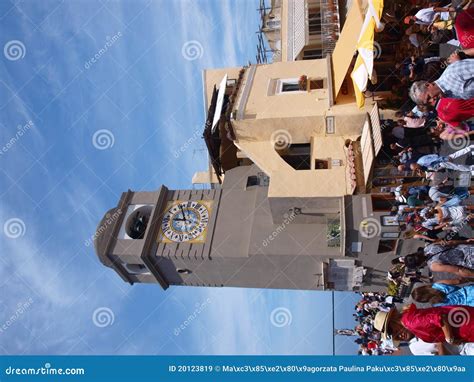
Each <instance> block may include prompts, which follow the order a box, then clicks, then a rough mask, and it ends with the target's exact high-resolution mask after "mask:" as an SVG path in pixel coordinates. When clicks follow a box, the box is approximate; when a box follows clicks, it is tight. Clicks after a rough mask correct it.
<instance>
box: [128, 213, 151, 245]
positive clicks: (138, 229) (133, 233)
mask: <svg viewBox="0 0 474 382" xmlns="http://www.w3.org/2000/svg"><path fill="white" fill-rule="evenodd" d="M152 211H153V207H152V206H143V207H140V208H137V209H136V210H135V211H133V212H132V214H131V215H130V216H129V217H128V219H127V222H126V225H125V233H126V234H127V235H128V237H129V238H131V239H143V237H144V236H145V231H146V228H147V226H148V221H149V220H150V217H151V213H152Z"/></svg>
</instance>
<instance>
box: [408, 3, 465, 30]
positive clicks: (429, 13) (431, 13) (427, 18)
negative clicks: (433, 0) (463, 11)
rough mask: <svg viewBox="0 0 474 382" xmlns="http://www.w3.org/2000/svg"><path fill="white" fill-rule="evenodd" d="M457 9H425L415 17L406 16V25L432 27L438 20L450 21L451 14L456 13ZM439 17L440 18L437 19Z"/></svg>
mask: <svg viewBox="0 0 474 382" xmlns="http://www.w3.org/2000/svg"><path fill="white" fill-rule="evenodd" d="M455 11H456V9H455V8H451V7H450V8H438V7H431V8H423V9H420V10H419V11H418V12H417V13H415V15H414V16H406V17H405V19H404V22H405V24H412V23H415V24H419V25H428V26H429V25H431V24H433V22H435V21H436V20H437V19H440V20H449V19H450V17H451V16H450V14H449V12H455ZM437 16H438V17H437Z"/></svg>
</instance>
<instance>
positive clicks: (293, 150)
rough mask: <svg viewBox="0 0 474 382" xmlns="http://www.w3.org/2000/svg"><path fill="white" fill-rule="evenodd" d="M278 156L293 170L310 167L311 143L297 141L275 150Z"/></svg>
mask: <svg viewBox="0 0 474 382" xmlns="http://www.w3.org/2000/svg"><path fill="white" fill-rule="evenodd" d="M277 152H278V154H279V155H280V157H281V158H282V159H283V160H284V161H285V162H286V163H288V164H289V165H290V166H291V167H293V168H294V169H295V170H310V169H311V144H310V143H297V144H292V145H290V146H288V147H285V148H284V149H282V150H277Z"/></svg>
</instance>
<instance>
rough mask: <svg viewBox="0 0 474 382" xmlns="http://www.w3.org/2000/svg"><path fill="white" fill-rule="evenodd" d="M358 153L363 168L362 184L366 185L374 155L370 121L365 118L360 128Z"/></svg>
mask: <svg viewBox="0 0 474 382" xmlns="http://www.w3.org/2000/svg"><path fill="white" fill-rule="evenodd" d="M360 151H361V154H362V166H363V168H364V184H366V185H367V182H368V180H369V177H370V172H371V171H372V165H373V163H374V160H375V155H374V145H373V142H372V134H371V131H370V121H369V119H368V118H367V119H366V121H365V123H364V127H363V128H362V136H361V138H360Z"/></svg>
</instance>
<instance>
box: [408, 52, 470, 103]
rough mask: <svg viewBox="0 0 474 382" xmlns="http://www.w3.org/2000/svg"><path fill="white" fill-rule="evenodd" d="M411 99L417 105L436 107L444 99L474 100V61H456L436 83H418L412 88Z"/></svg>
mask: <svg viewBox="0 0 474 382" xmlns="http://www.w3.org/2000/svg"><path fill="white" fill-rule="evenodd" d="M409 95H410V98H411V99H412V101H413V102H415V103H416V104H421V105H431V106H434V105H436V102H437V101H438V99H440V98H442V97H448V98H461V99H465V100H468V99H472V98H474V59H466V60H460V61H456V62H454V63H452V64H450V65H448V67H447V68H446V69H445V71H444V72H443V74H442V75H441V77H439V78H438V79H437V80H436V81H434V82H427V81H416V82H414V83H413V85H412V86H411V88H410V91H409Z"/></svg>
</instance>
